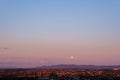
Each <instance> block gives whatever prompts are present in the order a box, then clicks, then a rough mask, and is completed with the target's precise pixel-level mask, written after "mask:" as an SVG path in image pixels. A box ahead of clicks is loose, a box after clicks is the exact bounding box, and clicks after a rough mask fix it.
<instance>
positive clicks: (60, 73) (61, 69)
mask: <svg viewBox="0 0 120 80" xmlns="http://www.w3.org/2000/svg"><path fill="white" fill-rule="evenodd" d="M0 80H120V66H94V65H64V64H61V65H52V66H41V67H37V68H13V69H0Z"/></svg>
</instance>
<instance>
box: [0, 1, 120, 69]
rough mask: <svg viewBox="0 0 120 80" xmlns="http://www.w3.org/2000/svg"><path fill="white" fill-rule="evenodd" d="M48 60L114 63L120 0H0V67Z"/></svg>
mask: <svg viewBox="0 0 120 80" xmlns="http://www.w3.org/2000/svg"><path fill="white" fill-rule="evenodd" d="M71 57H73V58H72V59H71ZM53 64H80V65H82V64H85V65H89V64H91V65H120V0H0V67H4V68H5V67H34V66H41V65H53Z"/></svg>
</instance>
